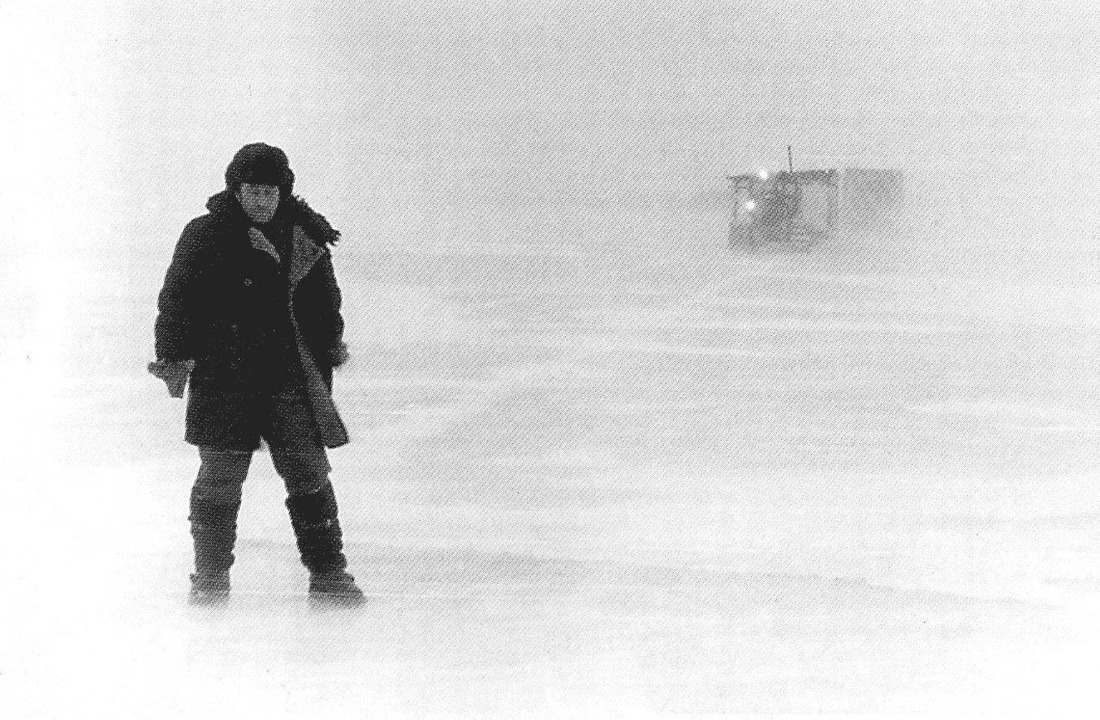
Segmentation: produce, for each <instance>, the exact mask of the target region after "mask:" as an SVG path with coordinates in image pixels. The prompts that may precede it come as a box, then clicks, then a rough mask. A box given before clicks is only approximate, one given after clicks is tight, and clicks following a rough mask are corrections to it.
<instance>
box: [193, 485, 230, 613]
mask: <svg viewBox="0 0 1100 720" xmlns="http://www.w3.org/2000/svg"><path fill="white" fill-rule="evenodd" d="M239 509H240V504H239V503H235V504H232V505H219V504H216V503H212V502H210V501H209V500H208V499H206V498H204V497H202V495H201V494H200V493H198V492H195V491H192V493H191V514H190V517H189V518H188V519H189V520H190V521H191V537H192V538H193V539H194V541H195V572H194V574H192V575H191V601H192V602H193V603H197V604H202V603H209V602H216V601H218V600H223V599H225V598H226V597H228V595H229V568H230V567H231V566H232V565H233V560H234V558H233V546H234V545H235V544H236V542H237V511H238V510H239Z"/></svg>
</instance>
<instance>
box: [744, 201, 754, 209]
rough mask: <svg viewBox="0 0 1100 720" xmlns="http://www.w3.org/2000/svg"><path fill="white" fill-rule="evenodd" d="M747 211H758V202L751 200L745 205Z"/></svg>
mask: <svg viewBox="0 0 1100 720" xmlns="http://www.w3.org/2000/svg"><path fill="white" fill-rule="evenodd" d="M745 209H746V210H749V211H752V210H755V209H756V202H755V201H754V200H749V201H748V202H746V203H745Z"/></svg>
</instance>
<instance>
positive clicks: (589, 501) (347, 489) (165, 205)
mask: <svg viewBox="0 0 1100 720" xmlns="http://www.w3.org/2000/svg"><path fill="white" fill-rule="evenodd" d="M60 5H61V4H49V3H36V4H34V5H33V7H32V5H30V4H27V5H26V8H27V9H28V11H27V12H22V10H23V9H24V8H23V5H21V4H20V3H13V4H11V5H6V6H5V9H3V10H0V25H3V26H5V27H16V28H18V29H19V32H17V33H12V34H11V37H9V38H5V42H3V43H0V46H2V47H0V53H4V54H3V55H0V59H4V60H5V61H6V62H7V63H8V65H12V66H14V67H17V68H26V69H27V71H28V72H27V73H23V72H13V73H12V77H11V82H10V83H9V84H8V85H7V86H5V89H4V90H3V92H4V93H7V95H5V96H4V97H3V99H4V100H5V102H4V103H3V106H2V107H0V112H2V113H4V114H3V115H2V116H0V117H2V119H3V120H4V122H5V130H7V129H9V126H10V128H12V129H13V130H14V137H16V138H17V139H18V140H19V141H16V142H12V143H11V145H12V147H11V153H10V157H9V158H8V160H7V162H8V164H9V166H8V167H7V168H6V170H5V172H3V173H0V181H2V182H3V184H2V185H0V191H2V192H0V210H2V211H3V215H2V221H3V223H4V226H3V229H2V230H0V237H2V238H3V240H4V244H3V246H2V247H0V330H2V331H0V378H2V383H3V384H2V385H0V406H2V407H3V408H4V415H5V420H4V425H3V427H4V454H3V458H2V465H0V474H2V477H3V480H4V482H3V488H4V502H3V503H2V504H0V547H2V548H3V550H2V553H0V557H2V558H3V560H4V573H3V574H0V609H2V612H0V716H2V717H5V718H7V717H12V718H22V717H27V718H54V717H56V718H69V717H79V718H97V717H103V718H112V719H113V718H125V717H155V718H175V717H179V718H184V717H187V718H192V717H207V718H223V717H224V718H253V717H255V718H283V717H286V718H299V717H301V718H304V717H324V718H328V717H355V718H360V717H383V718H390V717H397V718H401V717H410V718H421V717H434V716H447V717H453V716H462V717H480V716H496V717H506V718H520V717H576V718H592V717H633V716H642V717H645V716H676V717H680V716H683V717H692V716H708V717H709V716H714V715H723V714H734V713H758V714H772V713H781V712H792V713H804V714H811V713H813V714H818V713H849V712H867V713H879V714H889V713H901V712H928V713H948V712H960V713H964V714H974V713H977V712H979V711H981V712H984V713H987V714H993V715H999V714H1007V713H1019V712H1029V713H1031V714H1036V715H1040V716H1043V717H1055V716H1059V715H1063V716H1065V715H1071V716H1072V715H1080V708H1081V707H1087V705H1084V706H1083V705H1082V703H1085V702H1087V701H1089V700H1091V693H1092V688H1093V686H1094V684H1095V682H1094V679H1093V676H1094V675H1095V670H1094V668H1095V667H1096V666H1097V662H1096V661H1097V659H1098V658H1097V657H1096V655H1097V650H1096V648H1097V647H1100V645H1098V642H1097V641H1098V640H1100V612H1098V606H1100V602H1098V601H1100V577H1098V575H1097V572H1098V568H1100V558H1098V548H1100V487H1098V485H1097V483H1096V478H1097V475H1098V467H1100V456H1098V452H1100V450H1098V448H1100V444H1098V442H1097V441H1098V440H1100V437H1098V436H1100V403H1098V400H1100V396H1098V394H1100V380H1098V378H1100V373H1098V372H1097V371H1098V370H1100V368H1098V367H1097V364H1098V362H1100V361H1098V357H1100V354H1098V350H1100V343H1098V338H1100V336H1098V331H1100V328H1098V324H1097V318H1098V317H1100V313H1098V311H1100V283H1098V282H1097V274H1096V264H1095V261H1096V259H1097V257H1098V256H1097V251H1096V248H1095V247H1094V241H1095V237H1096V235H1095V218H1096V215H1095V208H1096V202H1095V200H1096V199H1095V193H1093V192H1092V191H1091V190H1090V189H1089V188H1091V187H1092V186H1093V185H1094V184H1095V183H1094V182H1093V181H1094V180H1095V179H1096V173H1095V167H1096V163H1095V160H1096V159H1097V158H1098V157H1100V146H1097V144H1096V139H1095V132H1094V128H1093V127H1092V123H1091V118H1092V117H1093V116H1094V108H1093V107H1092V104H1091V103H1092V100H1091V98H1094V97H1096V96H1097V94H1096V92H1095V90H1096V89H1097V88H1096V78H1098V77H1100V74H1097V73H1095V72H1093V70H1094V69H1095V68H1094V67H1093V66H1092V63H1093V62H1094V60H1093V59H1090V58H1088V57H1084V58H1078V57H1077V55H1076V54H1075V53H1070V52H1069V51H1068V50H1066V48H1071V47H1085V46H1090V45H1089V43H1092V44H1095V43H1094V42H1093V41H1094V40H1095V35H1096V30H1097V28H1100V23H1098V21H1097V18H1098V15H1097V11H1095V10H1092V9H1090V7H1089V6H1087V5H1086V4H1083V3H1082V4H1074V3H1069V2H1065V3H1037V2H1035V3H1028V2H1024V3H1015V4H1013V6H1012V8H1011V9H1001V8H999V7H994V6H993V5H992V4H989V3H982V2H963V3H946V2H944V3H922V4H921V5H920V9H919V10H918V9H915V6H914V7H912V8H911V7H910V4H907V3H900V2H887V3H880V4H878V5H877V6H876V7H875V8H864V7H862V6H860V7H859V8H857V7H856V6H855V5H852V4H845V3H832V4H829V5H828V7H827V8H824V9H823V8H822V7H819V5H818V4H816V3H798V2H795V3H785V4H783V5H776V6H774V7H772V6H768V7H764V5H763V4H756V3H745V4H743V5H744V6H745V7H744V8H740V9H737V10H736V11H735V10H734V9H731V8H733V6H728V7H727V6H723V5H722V4H709V3H702V2H700V3H684V4H679V3H678V4H676V5H675V7H673V5H672V4H662V3H611V4H606V6H605V4H589V5H585V4H576V3H546V4H535V3H532V4H527V5H525V4H523V3H497V4H493V5H492V7H490V6H488V5H485V6H483V5H481V4H476V3H438V4H436V3H426V2H407V3H394V4H389V3H377V4H374V5H371V9H370V13H368V14H369V19H368V18H366V17H365V16H364V11H363V10H362V8H361V7H360V4H358V3H349V4H347V5H346V6H344V7H339V8H338V7H336V6H335V5H330V6H327V9H326V11H324V12H322V11H321V10H319V9H318V7H319V6H317V7H313V8H312V9H309V10H304V9H301V8H298V6H297V4H295V5H293V6H292V5H291V4H289V3H274V4H269V5H268V6H265V7H266V12H260V11H259V9H258V6H248V5H244V4H228V5H227V4H222V3H210V4H203V3H196V4H189V5H188V6H187V8H182V6H181V8H180V9H176V8H171V7H168V6H167V5H166V4H155V5H149V6H145V5H138V4H136V3H135V4H128V3H122V4H111V5H110V6H109V7H108V6H107V5H108V4H103V5H104V6H103V7H97V4H95V3H90V4H88V6H89V8H93V9H77V8H62V7H60ZM83 7H84V6H83V5H82V6H81V8H83ZM9 8H11V9H9ZM685 8H686V9H685ZM31 10H33V12H31ZM93 10H94V11H93ZM13 19H14V20H17V21H18V22H17V23H16V24H13V25H8V24H7V21H8V20H13ZM368 20H369V21H368ZM230 28H236V29H238V31H231V30H229V29H230ZM241 28H243V29H241ZM77 30H79V32H78V31H77ZM1071 41H1072V42H1071ZM760 48H772V49H773V50H774V52H762V51H759V50H760ZM272 68H278V71H275V70H272ZM32 70H33V72H31V71H32ZM28 78H29V79H28ZM8 95H10V98H9V97H8ZM288 97H293V98H294V99H295V102H289V101H288ZM9 99H10V100H11V102H8V100H9ZM28 138H31V139H28ZM792 138H793V139H792ZM257 139H265V140H268V141H269V142H274V143H276V144H280V145H281V146H283V147H285V148H286V149H287V150H288V152H289V154H290V157H291V160H292V163H293V164H294V167H295V170H296V172H297V173H298V177H299V183H298V186H297V187H298V189H299V190H300V191H301V192H302V194H303V195H304V196H305V197H306V198H307V200H309V201H310V202H311V203H313V204H314V205H315V206H316V207H317V209H319V210H320V211H321V212H324V213H325V214H326V215H328V216H329V217H330V219H332V220H333V222H334V223H335V224H336V225H338V226H339V227H340V228H341V229H343V230H344V232H345V237H346V239H345V241H344V242H343V243H342V244H341V245H340V246H339V247H338V248H337V250H336V252H335V262H336V267H337V273H338V275H339V277H340V280H341V283H342V285H343V288H344V291H345V311H346V312H345V315H346V318H347V321H348V338H347V339H348V342H349V344H350V346H351V351H352V360H351V362H350V363H349V364H348V365H347V366H346V367H345V368H343V369H341V370H340V372H339V373H338V375H337V378H336V400H337V403H338V404H339V406H340V408H341V411H342V412H343V414H344V416H345V418H346V420H347V422H348V425H349V427H350V429H351V433H352V435H353V438H354V441H353V443H352V444H351V445H350V446H348V447H347V448H343V449H340V450H337V451H334V452H333V453H332V461H333V465H334V466H335V471H334V474H333V479H334V483H335V485H336V488H337V493H338V497H339V499H340V504H341V513H342V519H343V523H344V528H345V532H346V539H347V547H348V555H349V558H350V561H351V565H352V570H353V572H354V573H355V574H356V576H357V577H358V578H359V580H360V582H361V584H362V586H363V587H364V589H365V590H366V592H367V594H368V595H369V597H370V602H368V604H367V605H366V606H365V607H363V608H360V609H357V610H354V611H349V610H334V609H327V610H326V609H319V608H316V607H313V606H310V605H309V603H308V602H307V601H306V598H305V593H304V590H305V582H306V578H305V573H304V570H303V569H302V568H301V567H300V565H299V564H298V562H297V559H296V557H295V549H294V544H293V538H292V536H291V532H290V527H289V521H288V520H287V518H286V517H285V511H284V509H283V506H282V497H281V489H280V484H279V481H278V479H277V478H276V477H275V475H274V473H273V471H272V469H271V468H270V464H269V463H268V462H266V457H264V456H261V457H260V458H258V460H257V462H256V463H255V464H254V467H253V471H252V474H251V477H250V479H249V483H248V485H247V486H246V498H245V505H244V507H243V509H242V516H241V539H240V546H239V552H238V563H237V566H236V567H235V570H234V593H233V597H232V599H231V600H230V601H229V603H228V604H226V605H225V606H224V607H219V608H194V607H190V606H189V605H188V604H187V603H186V592H187V573H188V572H189V570H190V560H191V559H190V551H189V548H190V538H189V536H188V528H187V522H186V503H187V496H188V492H189V486H190V482H191V480H192V478H193V475H194V472H195V470H196V466H197V457H196V453H195V452H194V449H193V448H190V447H188V446H186V445H185V444H184V443H183V442H182V439H181V438H182V425H183V404H182V403H181V402H179V401H172V400H170V399H169V398H168V397H167V395H166V393H165V391H164V387H163V386H162V385H160V384H159V383H158V382H157V381H155V380H154V379H153V378H151V377H150V376H148V375H147V374H145V371H144V367H145V364H146V363H147V362H148V360H149V359H151V353H152V323H153V319H154V316H155V300H156V293H157V290H158V288H159V284H160V282H161V279H162V277H163V272H164V269H165V267H166V265H167V262H168V259H169V257H170V254H171V249H172V245H173V243H174V241H175V238H176V237H177V236H178V234H179V231H180V229H181V228H182V226H183V224H184V223H185V222H186V221H187V220H188V219H190V218H191V217H193V216H194V215H197V214H198V213H200V212H201V205H202V202H203V200H204V199H205V196H206V195H207V194H208V193H211V192H213V191H215V190H217V189H218V187H219V184H220V183H221V172H222V171H223V169H224V164H225V162H226V161H227V159H228V158H229V157H230V156H231V154H232V152H233V151H234V150H235V149H236V148H237V147H239V145H241V144H242V143H244V142H249V141H253V140H257ZM788 142H793V143H795V147H796V151H797V152H798V153H799V155H796V157H799V158H800V162H801V161H803V160H804V161H805V162H806V163H808V164H809V163H820V164H829V163H839V164H844V163H848V162H852V163H855V164H867V165H876V164H877V165H887V166H894V167H901V168H903V169H904V170H905V171H906V173H907V177H908V178H909V179H910V180H911V181H912V183H911V185H910V190H911V192H912V198H913V199H914V202H913V204H912V208H911V210H912V214H911V216H910V218H909V220H910V221H911V222H910V223H909V224H908V225H906V227H905V228H904V231H903V232H900V233H898V234H897V235H894V236H889V237H885V236H884V237H841V238H838V239H837V240H836V241H834V242H830V243H826V244H823V245H821V246H819V247H817V248H815V249H814V250H813V251H811V252H808V253H794V252H786V251H783V250H781V249H775V248H767V249H764V250H763V251H761V252H757V253H752V254H750V253H746V252H741V251H730V250H729V249H728V248H727V247H726V245H725V239H726V222H727V220H728V216H727V208H726V206H725V197H724V195H723V191H724V187H723V183H724V176H725V175H726V174H727V173H729V172H735V171H741V170H750V171H751V170H753V169H755V167H756V166H757V163H760V162H767V161H768V160H769V159H770V158H772V159H773V158H774V154H775V153H776V151H777V150H778V151H779V155H780V156H782V148H783V145H785V144H787V143H788ZM803 148H806V149H805V150H803ZM784 159H785V158H784Z"/></svg>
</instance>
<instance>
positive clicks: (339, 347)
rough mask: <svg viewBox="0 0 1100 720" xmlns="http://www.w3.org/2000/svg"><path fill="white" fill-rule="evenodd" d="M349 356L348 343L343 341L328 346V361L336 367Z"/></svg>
mask: <svg viewBox="0 0 1100 720" xmlns="http://www.w3.org/2000/svg"><path fill="white" fill-rule="evenodd" d="M349 357H351V355H350V353H348V345H347V343H345V342H339V343H336V345H334V346H332V347H331V348H329V351H328V361H329V364H330V365H332V367H334V368H338V367H340V366H341V365H343V364H344V363H346V362H347V361H348V358H349Z"/></svg>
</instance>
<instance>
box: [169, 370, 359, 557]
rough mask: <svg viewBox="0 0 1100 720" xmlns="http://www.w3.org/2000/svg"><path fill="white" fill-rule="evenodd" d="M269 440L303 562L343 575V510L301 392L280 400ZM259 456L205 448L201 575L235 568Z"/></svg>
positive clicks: (198, 489)
mask: <svg viewBox="0 0 1100 720" xmlns="http://www.w3.org/2000/svg"><path fill="white" fill-rule="evenodd" d="M262 436H263V438H264V440H265V441H266V442H267V444H268V447H269V448H270V451H271V460H272V463H273V464H274V466H275V471H276V472H277V473H278V474H279V476H280V477H281V478H282V480H283V484H284V485H285V486H286V491H287V500H286V506H287V509H288V510H289V511H290V519H291V525H292V526H293V528H294V532H295V535H296V537H297V539H298V548H299V550H300V552H301V554H302V562H303V563H304V564H305V566H306V567H307V568H309V569H310V571H311V572H327V571H331V570H342V569H344V568H345V567H346V566H347V561H346V559H345V558H344V555H343V552H342V551H343V540H342V535H341V531H340V523H339V520H338V508H337V505H336V497H335V494H334V493H333V490H332V485H331V483H330V482H329V471H330V470H331V466H330V465H329V462H328V455H327V453H326V452H325V448H324V446H323V445H322V444H321V442H320V440H319V439H318V437H317V431H316V429H315V426H314V423H313V416H312V414H311V412H310V409H309V406H308V404H307V400H306V398H305V396H304V394H303V392H302V391H301V389H300V388H289V389H287V390H285V391H283V392H280V393H279V394H278V395H276V396H275V398H274V403H273V407H272V412H271V416H270V423H269V427H267V428H265V429H264V431H263V433H262ZM252 454H253V453H252V451H248V450H228V449H222V448H215V447H208V446H202V447H200V448H199V457H200V459H201V461H202V465H201V466H200V467H199V474H198V477H197V478H196V479H195V485H194V487H192V489H191V514H190V520H191V534H192V536H193V538H194V541H195V572H196V573H197V574H200V575H210V574H218V573H224V572H227V571H228V570H229V568H230V566H232V564H233V560H234V558H233V547H234V545H235V543H236V538H237V512H238V511H239V509H240V506H241V494H242V488H243V486H244V481H245V479H246V478H247V476H248V468H249V465H250V464H251V462H252Z"/></svg>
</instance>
